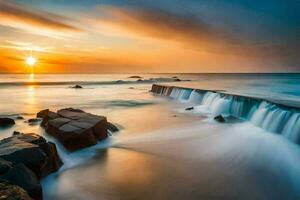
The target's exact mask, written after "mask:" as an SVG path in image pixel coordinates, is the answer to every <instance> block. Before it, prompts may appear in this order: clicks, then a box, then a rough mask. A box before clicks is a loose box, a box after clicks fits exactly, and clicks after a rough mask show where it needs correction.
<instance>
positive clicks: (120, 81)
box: [116, 80, 124, 83]
mask: <svg viewBox="0 0 300 200" xmlns="http://www.w3.org/2000/svg"><path fill="white" fill-rule="evenodd" d="M116 83H124V81H122V80H117V81H116Z"/></svg>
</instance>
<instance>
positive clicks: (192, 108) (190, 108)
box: [185, 107, 194, 110]
mask: <svg viewBox="0 0 300 200" xmlns="http://www.w3.org/2000/svg"><path fill="white" fill-rule="evenodd" d="M185 110H194V107H188V108H186V109H185Z"/></svg>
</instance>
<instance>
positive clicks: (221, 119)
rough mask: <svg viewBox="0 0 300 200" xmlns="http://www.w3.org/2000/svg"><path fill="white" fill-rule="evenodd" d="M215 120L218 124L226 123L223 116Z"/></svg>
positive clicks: (216, 117)
mask: <svg viewBox="0 0 300 200" xmlns="http://www.w3.org/2000/svg"><path fill="white" fill-rule="evenodd" d="M214 120H216V121H217V122H220V123H224V122H225V121H226V120H225V118H224V117H223V116H222V115H218V116H215V117H214Z"/></svg>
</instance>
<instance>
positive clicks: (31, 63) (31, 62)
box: [25, 56, 36, 66]
mask: <svg viewBox="0 0 300 200" xmlns="http://www.w3.org/2000/svg"><path fill="white" fill-rule="evenodd" d="M25 62H26V64H27V65H29V66H34V65H35V63H36V59H35V57H32V56H28V57H26V59H25Z"/></svg>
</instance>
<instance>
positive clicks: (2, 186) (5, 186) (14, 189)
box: [0, 180, 32, 200]
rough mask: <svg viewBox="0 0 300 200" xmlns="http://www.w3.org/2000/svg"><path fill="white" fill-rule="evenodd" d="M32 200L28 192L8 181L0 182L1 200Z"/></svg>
mask: <svg viewBox="0 0 300 200" xmlns="http://www.w3.org/2000/svg"><path fill="white" fill-rule="evenodd" d="M4 199H6V200H32V198H31V197H30V196H29V195H28V194H27V192H26V191H25V190H24V189H22V188H21V187H19V186H17V185H13V184H11V183H9V182H8V181H6V180H0V200H4Z"/></svg>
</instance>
